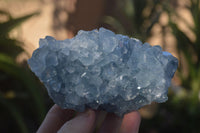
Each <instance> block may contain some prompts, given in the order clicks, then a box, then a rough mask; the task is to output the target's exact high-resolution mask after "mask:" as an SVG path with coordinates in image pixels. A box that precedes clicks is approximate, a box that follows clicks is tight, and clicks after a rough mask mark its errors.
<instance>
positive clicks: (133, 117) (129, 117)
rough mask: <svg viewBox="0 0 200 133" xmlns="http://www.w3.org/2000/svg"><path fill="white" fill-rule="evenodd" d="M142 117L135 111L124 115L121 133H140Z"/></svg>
mask: <svg viewBox="0 0 200 133" xmlns="http://www.w3.org/2000/svg"><path fill="white" fill-rule="evenodd" d="M140 121H141V117H140V114H139V112H137V111H134V112H131V113H128V114H126V115H124V118H123V120H122V124H121V128H120V133H138V132H139V126H140Z"/></svg>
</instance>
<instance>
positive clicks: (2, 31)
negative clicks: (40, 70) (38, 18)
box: [0, 11, 45, 133]
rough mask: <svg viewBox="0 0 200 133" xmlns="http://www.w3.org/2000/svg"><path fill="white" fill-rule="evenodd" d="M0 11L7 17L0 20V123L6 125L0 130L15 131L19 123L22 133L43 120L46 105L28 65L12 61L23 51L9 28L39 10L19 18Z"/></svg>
mask: <svg viewBox="0 0 200 133" xmlns="http://www.w3.org/2000/svg"><path fill="white" fill-rule="evenodd" d="M0 14H1V15H5V16H7V17H8V21H6V22H3V23H0V84H1V86H0V107H2V108H3V109H2V110H0V116H1V119H0V124H1V125H5V126H4V127H1V128H0V130H1V131H4V130H6V131H7V130H8V131H14V132H16V128H17V127H19V129H20V132H23V133H25V132H28V131H30V130H29V129H31V128H30V127H31V126H33V125H35V126H37V125H38V124H40V122H41V121H42V120H43V118H44V115H45V106H44V100H43V96H42V95H41V90H40V89H41V85H40V84H39V82H38V81H37V80H36V79H35V78H34V76H33V74H32V73H31V72H30V71H29V69H28V67H27V65H20V64H17V63H16V61H15V59H16V57H17V55H19V54H20V53H21V52H23V51H24V49H23V48H22V46H21V45H23V43H22V42H20V41H18V40H17V39H13V38H10V37H9V32H10V31H11V30H12V29H14V28H15V27H17V26H19V25H20V24H21V23H23V22H24V21H26V20H27V19H29V18H31V17H32V16H34V15H37V14H38V13H33V14H29V15H26V16H23V17H20V18H12V16H11V15H10V14H9V13H7V12H5V11H0ZM13 119H14V120H15V121H13ZM5 123H7V124H5ZM15 123H17V125H18V126H16V125H15ZM27 123H29V124H27ZM9 126H11V127H13V128H10V127H9Z"/></svg>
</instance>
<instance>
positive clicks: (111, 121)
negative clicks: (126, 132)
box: [99, 113, 122, 133]
mask: <svg viewBox="0 0 200 133" xmlns="http://www.w3.org/2000/svg"><path fill="white" fill-rule="evenodd" d="M121 121H122V119H121V118H120V117H118V116H116V115H115V114H113V113H108V114H107V116H106V118H105V120H104V122H103V124H102V126H101V128H100V130H99V133H117V131H118V130H119V128H120V124H121Z"/></svg>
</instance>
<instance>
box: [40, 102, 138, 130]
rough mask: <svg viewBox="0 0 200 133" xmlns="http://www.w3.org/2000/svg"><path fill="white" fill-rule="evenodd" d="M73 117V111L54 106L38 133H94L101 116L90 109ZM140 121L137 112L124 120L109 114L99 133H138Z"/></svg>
mask: <svg viewBox="0 0 200 133" xmlns="http://www.w3.org/2000/svg"><path fill="white" fill-rule="evenodd" d="M73 116H74V111H73V110H69V109H61V108H60V107H59V106H57V105H54V106H53V107H52V108H51V109H50V110H49V112H48V113H47V115H46V117H45V119H44V121H43V123H42V124H41V126H40V127H39V129H38V131H37V133H56V132H58V133H92V132H93V131H94V129H95V127H96V125H97V119H99V116H100V115H99V112H98V111H93V110H91V109H89V110H87V111H85V112H84V113H78V114H77V115H76V116H75V117H74V118H73ZM100 117H101V116H100ZM140 121H141V118H140V114H139V113H138V112H137V111H134V112H131V113H128V114H126V115H124V117H123V118H120V117H118V116H116V115H114V114H111V113H108V114H107V115H106V117H105V120H104V121H103V122H102V124H101V126H100V128H99V130H98V131H97V133H138V131H139V125H140Z"/></svg>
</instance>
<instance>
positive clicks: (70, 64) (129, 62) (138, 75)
mask: <svg viewBox="0 0 200 133" xmlns="http://www.w3.org/2000/svg"><path fill="white" fill-rule="evenodd" d="M39 44H40V47H39V48H38V49H36V50H35V51H34V52H33V55H32V57H31V58H30V59H29V60H28V63H29V65H30V67H31V70H32V71H33V72H34V73H35V74H36V75H37V76H38V77H39V79H40V80H41V81H42V82H43V83H44V85H45V86H46V88H47V90H48V93H49V95H50V97H51V98H52V99H53V101H54V102H55V103H56V104H58V105H59V106H60V107H62V108H67V109H74V110H76V111H79V112H82V111H84V110H85V108H92V109H98V110H105V111H107V112H114V113H115V114H117V115H119V116H123V115H124V114H125V113H128V112H130V111H133V110H137V109H139V108H141V107H142V106H144V105H147V104H150V103H151V102H153V101H155V102H158V103H161V102H165V101H166V100H167V99H168V97H167V92H168V87H169V86H170V84H171V78H172V77H173V75H174V73H175V71H176V69H177V66H178V60H177V59H176V58H175V57H173V56H172V55H171V54H170V53H168V52H162V49H161V47H160V46H153V47H152V46H150V45H149V44H148V43H144V44H142V42H141V41H139V40H137V39H135V38H129V37H127V36H124V35H120V34H114V33H113V32H112V31H110V30H107V29H104V28H100V29H99V30H96V29H95V30H93V31H82V30H81V31H79V32H78V34H77V36H75V37H74V38H72V39H66V40H62V41H57V40H55V39H54V38H52V37H49V36H47V37H46V38H45V39H41V40H40V42H39Z"/></svg>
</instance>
